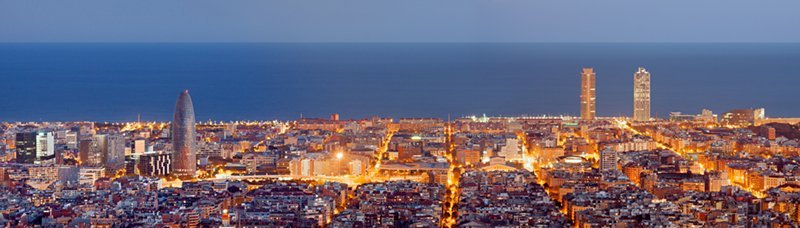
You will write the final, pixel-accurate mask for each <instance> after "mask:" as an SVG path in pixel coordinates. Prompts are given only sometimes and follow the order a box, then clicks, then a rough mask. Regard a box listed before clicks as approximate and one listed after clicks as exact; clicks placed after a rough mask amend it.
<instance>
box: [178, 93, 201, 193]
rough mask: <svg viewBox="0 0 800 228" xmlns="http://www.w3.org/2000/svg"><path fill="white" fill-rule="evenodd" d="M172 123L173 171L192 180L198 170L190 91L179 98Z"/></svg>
mask: <svg viewBox="0 0 800 228" xmlns="http://www.w3.org/2000/svg"><path fill="white" fill-rule="evenodd" d="M173 117H174V119H173V121H172V147H173V149H174V150H175V152H174V153H172V171H173V173H175V174H176V175H177V176H178V177H180V178H192V177H194V176H195V171H196V170H197V156H196V155H195V151H194V144H195V142H194V140H195V139H194V134H195V131H194V124H195V122H194V106H193V105H192V97H191V96H189V90H185V91H183V93H181V95H180V96H178V102H177V103H176V104H175V115H174V116H173Z"/></svg>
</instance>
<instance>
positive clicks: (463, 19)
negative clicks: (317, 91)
mask: <svg viewBox="0 0 800 228" xmlns="http://www.w3.org/2000/svg"><path fill="white" fill-rule="evenodd" d="M797 9H800V1H797V0H760V1H756V0H669V1H647V0H635V1H634V0H603V1H594V0H592V1H588V0H587V1H577V0H224V1H223V0H192V1H189V0H135V1H134V0H70V1H64V0H36V1H30V0H0V42H798V41H800V29H799V28H800V13H798V12H797Z"/></svg>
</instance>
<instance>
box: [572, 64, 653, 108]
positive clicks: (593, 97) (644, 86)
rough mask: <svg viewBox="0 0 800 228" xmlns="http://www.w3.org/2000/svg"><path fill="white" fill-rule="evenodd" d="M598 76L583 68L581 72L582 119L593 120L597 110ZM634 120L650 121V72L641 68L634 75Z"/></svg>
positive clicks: (591, 70) (592, 71) (590, 69)
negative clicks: (596, 82)
mask: <svg viewBox="0 0 800 228" xmlns="http://www.w3.org/2000/svg"><path fill="white" fill-rule="evenodd" d="M595 81H596V75H595V73H594V69H592V68H583V71H582V72H581V119H584V120H592V119H594V118H595V117H596V116H597V110H596V101H597V94H596V86H595ZM633 120H634V121H647V120H650V72H647V70H645V69H644V67H639V70H638V71H636V73H635V74H633Z"/></svg>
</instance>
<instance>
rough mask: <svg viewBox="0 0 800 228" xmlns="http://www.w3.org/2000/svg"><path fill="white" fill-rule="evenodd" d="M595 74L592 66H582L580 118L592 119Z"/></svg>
mask: <svg viewBox="0 0 800 228" xmlns="http://www.w3.org/2000/svg"><path fill="white" fill-rule="evenodd" d="M594 81H595V74H594V69H592V68H583V72H581V119H584V120H592V119H594V117H595V115H596V111H595V100H596V99H597V96H596V95H595V85H594Z"/></svg>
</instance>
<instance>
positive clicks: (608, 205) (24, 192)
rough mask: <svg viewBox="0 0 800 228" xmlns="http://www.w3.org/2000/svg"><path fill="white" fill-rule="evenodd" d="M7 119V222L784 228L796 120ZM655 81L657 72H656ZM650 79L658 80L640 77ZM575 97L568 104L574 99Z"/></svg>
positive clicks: (798, 165)
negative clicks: (101, 120) (102, 120)
mask: <svg viewBox="0 0 800 228" xmlns="http://www.w3.org/2000/svg"><path fill="white" fill-rule="evenodd" d="M576 72H578V73H576V74H575V77H579V78H580V81H581V83H580V85H574V86H579V87H580V91H581V93H580V94H579V95H578V94H576V96H575V97H576V102H575V104H574V105H575V106H576V107H577V106H580V116H564V115H559V116H547V115H542V116H518V117H508V116H505V117H492V116H486V115H482V116H462V117H453V118H447V119H440V118H427V117H402V118H397V119H395V118H391V117H380V116H374V117H371V118H364V119H347V118H341V117H340V115H339V114H335V113H334V114H330V116H329V117H327V118H299V119H294V120H269V121H207V122H203V121H196V119H195V114H196V113H195V110H194V105H193V102H192V97H191V95H190V91H189V90H185V91H180V92H179V91H176V92H178V96H177V99H176V103H175V109H174V119H173V120H172V121H169V122H152V121H141V120H136V121H131V122H90V121H76V122H47V121H43V122H4V123H2V125H0V162H2V163H0V192H2V194H0V198H1V199H2V200H0V214H2V216H0V224H2V225H3V226H6V227H31V226H37V227H797V226H798V224H800V156H798V155H799V153H800V127H798V124H800V118H778V117H768V115H767V114H766V112H765V109H764V108H751V107H743V108H742V109H735V110H727V111H724V112H722V113H721V114H719V115H718V114H715V112H713V111H712V110H708V109H703V110H698V111H699V112H698V114H684V113H680V112H673V113H670V115H669V116H668V117H667V118H656V117H653V116H651V111H650V110H651V105H655V106H657V105H658V104H651V83H650V82H651V75H650V72H649V71H648V70H647V69H645V68H644V67H639V68H638V70H637V71H635V72H631V75H632V76H633V78H632V80H631V82H632V85H633V94H632V95H633V96H631V98H632V104H633V105H632V107H633V110H631V111H630V114H629V115H626V116H597V114H596V113H597V112H596V109H597V108H602V106H598V105H597V104H596V100H597V93H596V82H597V81H602V80H603V75H602V74H597V73H595V70H594V69H593V68H590V67H586V68H583V69H579V71H576ZM655 75H656V76H655V77H657V73H656V74H655ZM653 86H654V87H658V85H653ZM578 100H579V102H577V101H578Z"/></svg>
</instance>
